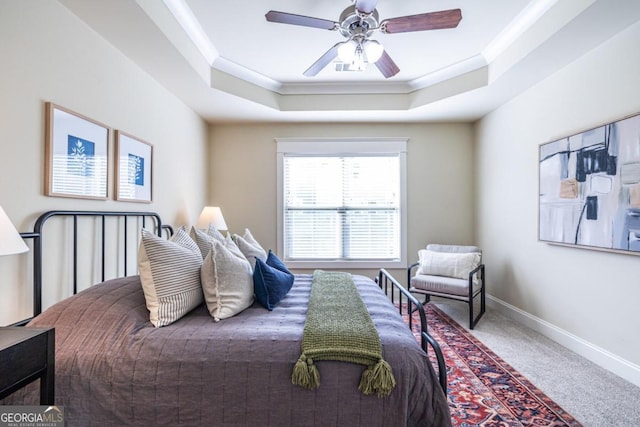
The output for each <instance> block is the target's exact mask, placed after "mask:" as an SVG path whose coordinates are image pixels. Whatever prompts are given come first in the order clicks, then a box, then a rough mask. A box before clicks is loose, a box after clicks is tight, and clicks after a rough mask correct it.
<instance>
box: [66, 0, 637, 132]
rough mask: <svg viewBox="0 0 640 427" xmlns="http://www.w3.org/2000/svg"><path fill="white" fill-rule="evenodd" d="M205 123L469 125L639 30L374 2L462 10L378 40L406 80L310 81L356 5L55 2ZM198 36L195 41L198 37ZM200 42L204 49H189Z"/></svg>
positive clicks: (623, 12)
mask: <svg viewBox="0 0 640 427" xmlns="http://www.w3.org/2000/svg"><path fill="white" fill-rule="evenodd" d="M59 1H60V2H61V3H62V4H64V5H65V6H66V7H67V8H69V9H70V10H71V11H72V12H73V13H74V14H76V15H77V16H78V17H80V19H82V20H83V21H85V22H86V23H87V25H89V26H90V27H92V28H93V29H94V30H95V31H96V32H97V33H99V34H100V35H101V36H102V37H104V38H105V39H106V40H107V41H108V42H110V43H111V44H112V45H114V46H115V48H117V49H119V50H120V51H122V52H123V53H124V54H125V55H127V56H128V57H129V58H130V59H131V60H133V61H134V62H135V63H137V64H138V65H139V66H140V67H141V68H142V69H144V70H145V71H146V72H148V73H149V74H150V75H151V76H153V77H154V78H155V79H156V80H158V81H159V82H160V83H161V84H162V85H164V86H165V87H167V88H168V89H169V90H170V91H172V92H173V93H175V94H176V96H178V97H179V98H181V99H182V100H184V102H185V103H186V104H187V105H189V106H190V107H191V108H193V110H194V111H196V112H197V113H198V114H200V115H201V116H202V117H203V118H204V119H205V120H207V121H209V122H225V121H305V122H310V121H361V122H369V121H375V122H379V121H390V122H392V121H398V122H413V121H443V120H446V121H470V120H475V119H478V118H479V117H482V116H483V115H484V114H486V113H487V112H489V111H491V110H492V109H494V108H496V107H497V106H498V105H500V104H501V103H503V102H506V101H507V100H509V99H510V98H512V97H513V96H515V95H517V94H518V93H520V92H522V91H523V90H525V89H526V88H528V87H530V86H531V85H533V84H535V83H536V82H538V81H540V80H542V79H544V78H545V77H546V76H548V75H550V74H551V73H553V72H555V71H556V70H558V69H560V68H562V67H563V66H565V65H566V64H568V63H569V62H571V61H573V60H574V59H576V58H578V57H579V56H581V55H582V54H584V53H585V52H587V51H588V50H590V49H592V48H594V47H595V46H597V45H598V44H600V43H602V42H603V41H605V40H607V39H608V38H610V37H612V36H613V35H615V34H616V33H618V32H619V31H621V30H623V29H624V28H626V27H627V26H629V25H631V24H633V23H634V22H637V21H638V20H640V1H637V0H488V1H482V2H480V1H477V0H439V1H436V0H433V1H430V2H426V1H420V0H379V1H378V4H377V10H378V13H379V15H380V19H381V20H383V19H386V18H394V17H398V16H405V15H414V14H419V13H425V12H434V11H438V10H445V9H455V8H459V9H461V10H462V21H461V22H460V24H459V25H458V27H457V28H453V29H446V30H433V31H420V32H410V33H399V34H382V33H381V32H379V31H376V32H374V34H373V36H372V38H374V39H376V40H378V41H379V42H380V43H381V44H382V45H383V46H384V47H385V50H386V52H387V53H388V54H389V55H390V56H391V57H392V58H393V60H394V61H395V62H396V64H397V65H398V66H399V67H400V70H401V71H400V72H399V73H398V74H397V75H396V76H394V77H391V78H389V79H385V78H384V77H383V76H382V75H381V74H380V72H379V71H378V70H377V68H376V67H374V66H369V67H368V69H367V70H365V71H363V72H338V71H336V70H335V65H334V64H330V65H329V66H327V67H326V68H325V69H323V70H322V71H321V72H320V73H319V74H318V75H317V76H315V77H305V76H304V75H303V72H304V71H305V70H306V69H307V68H308V67H309V66H310V65H311V64H313V63H314V62H315V61H316V60H317V59H318V58H319V57H320V56H321V55H322V54H323V53H325V52H326V51H327V50H328V49H329V48H330V47H332V46H333V45H334V44H336V43H337V42H340V41H344V40H345V39H344V37H343V36H342V35H341V34H340V33H339V32H337V31H327V30H322V29H318V28H309V27H302V26H295V25H287V24H279V23H272V22H267V21H266V19H265V14H266V13H267V12H268V11H269V10H276V11H281V12H288V13H293V14H298V15H306V16H311V17H315V18H321V19H326V20H330V21H338V20H339V16H340V14H341V12H342V11H343V10H344V9H345V8H346V7H348V6H350V5H351V4H352V3H351V1H350V0H253V1H252V0H245V1H242V2H241V1H222V0H218V1H213V0H118V1H104V0H59ZM198 31H200V33H198ZM198 36H200V38H199V40H200V45H201V46H200V47H198V46H197V43H196V42H194V40H196V41H197V40H198Z"/></svg>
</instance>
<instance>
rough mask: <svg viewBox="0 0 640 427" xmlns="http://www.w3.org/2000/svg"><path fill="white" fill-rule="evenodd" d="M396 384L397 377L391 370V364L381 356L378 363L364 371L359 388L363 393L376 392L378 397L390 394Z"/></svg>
mask: <svg viewBox="0 0 640 427" xmlns="http://www.w3.org/2000/svg"><path fill="white" fill-rule="evenodd" d="M395 386H396V379H395V378H394V377H393V373H392V372H391V366H389V364H388V363H387V362H386V361H385V360H384V359H383V358H380V360H378V363H376V364H375V365H370V366H368V367H367V369H365V370H364V372H363V373H362V377H360V385H359V386H358V390H360V391H361V392H362V393H363V394H373V393H376V395H377V396H378V397H386V396H388V395H389V394H390V393H391V391H392V390H393V388H394V387H395Z"/></svg>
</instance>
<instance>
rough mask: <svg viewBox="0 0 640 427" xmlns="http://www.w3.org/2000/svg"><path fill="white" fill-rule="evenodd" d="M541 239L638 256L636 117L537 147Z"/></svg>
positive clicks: (639, 141) (639, 138)
mask: <svg viewBox="0 0 640 427" xmlns="http://www.w3.org/2000/svg"><path fill="white" fill-rule="evenodd" d="M539 161H540V196H539V197H540V199H539V209H540V212H539V221H540V222H539V239H540V240H541V241H546V242H552V243H561V244H568V245H577V246H582V247H587V248H593V249H602V250H613V251H623V252H627V253H632V254H636V255H640V115H635V116H632V117H627V118H625V119H622V120H619V121H617V122H613V123H609V124H606V125H604V126H600V127H598V128H595V129H591V130H588V131H585V132H582V133H579V134H576V135H572V136H569V137H566V138H562V139H559V140H557V141H552V142H549V143H545V144H542V145H540V157H539Z"/></svg>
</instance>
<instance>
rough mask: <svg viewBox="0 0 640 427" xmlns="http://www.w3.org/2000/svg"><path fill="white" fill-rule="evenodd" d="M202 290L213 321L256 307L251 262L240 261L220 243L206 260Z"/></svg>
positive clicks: (202, 274)
mask: <svg viewBox="0 0 640 427" xmlns="http://www.w3.org/2000/svg"><path fill="white" fill-rule="evenodd" d="M201 278H202V290H203V292H204V300H205V302H206V303H207V308H208V309H209V313H210V314H211V316H213V318H214V320H216V321H219V320H221V319H227V318H229V317H231V316H235V315H236V314H238V313H240V312H241V311H243V310H244V309H246V308H247V307H249V306H251V304H253V276H252V275H251V267H250V265H249V261H247V260H246V259H240V258H238V257H237V256H236V255H234V254H233V253H231V251H230V250H229V249H227V248H226V246H225V245H224V244H223V243H221V242H218V241H215V242H213V248H212V250H211V251H210V252H209V254H208V255H207V256H206V258H205V259H204V263H203V264H202V269H201Z"/></svg>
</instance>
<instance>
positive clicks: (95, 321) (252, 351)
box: [4, 275, 451, 427]
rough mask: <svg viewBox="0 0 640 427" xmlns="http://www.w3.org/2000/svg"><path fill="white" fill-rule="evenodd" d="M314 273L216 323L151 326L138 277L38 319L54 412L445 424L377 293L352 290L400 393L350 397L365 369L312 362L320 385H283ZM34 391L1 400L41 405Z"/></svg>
mask: <svg viewBox="0 0 640 427" xmlns="http://www.w3.org/2000/svg"><path fill="white" fill-rule="evenodd" d="M311 277H312V276H311V275H298V276H296V280H295V283H294V286H293V288H292V289H291V291H290V292H289V294H288V295H287V296H286V297H285V298H284V299H283V300H282V301H281V303H280V305H279V306H278V307H276V308H275V309H274V310H273V311H267V310H265V309H264V308H262V307H261V306H259V305H258V304H257V303H256V304H254V305H253V306H252V307H250V308H249V309H247V310H245V311H244V312H242V313H240V314H239V315H237V316H235V317H232V318H230V319H225V320H223V321H220V322H214V321H213V319H212V318H211V316H210V315H209V313H208V312H207V310H206V307H205V306H204V305H203V306H201V307H198V308H196V309H195V310H194V311H192V312H191V313H189V314H188V315H187V316H186V317H184V318H182V319H181V320H179V321H178V322H176V323H174V324H172V325H169V326H166V327H163V328H154V327H153V326H152V325H151V323H150V322H149V312H148V311H147V309H146V307H145V301H144V295H143V292H142V287H141V285H140V280H139V278H138V277H137V276H134V277H127V278H121V279H115V280H111V281H108V282H105V283H103V284H100V285H96V286H93V287H92V288H90V289H88V290H86V291H83V292H81V293H79V294H78V295H76V296H74V297H71V298H68V299H66V300H64V301H62V302H60V303H58V304H56V305H54V306H53V307H51V308H49V309H48V310H46V311H45V312H44V313H43V314H41V315H40V316H38V317H37V318H36V319H34V320H33V321H32V322H31V323H30V326H54V327H55V330H56V331H55V333H56V404H57V405H63V406H64V408H65V418H66V420H67V426H82V427H88V426H129V425H131V426H144V427H148V426H162V425H167V426H178V425H182V426H449V425H451V422H450V417H449V410H448V406H447V401H446V398H445V396H444V393H443V392H442V390H441V388H440V386H439V384H438V381H437V378H436V375H435V373H434V371H433V368H432V367H431V364H430V363H429V361H428V360H427V358H426V356H425V354H424V352H423V351H422V350H421V349H420V347H419V346H418V344H417V343H416V340H415V339H414V337H413V335H412V334H411V332H410V331H409V329H408V328H407V326H406V325H405V324H404V323H403V322H402V319H401V318H400V316H399V315H398V313H397V311H396V310H395V309H394V308H393V306H392V304H391V303H390V302H389V300H388V299H387V298H386V297H385V295H384V294H383V292H382V291H381V290H380V289H379V287H378V286H377V285H376V284H375V283H374V282H373V281H371V280H370V279H368V278H365V277H362V276H354V281H355V283H356V285H357V287H358V290H359V291H360V294H361V296H362V298H363V300H364V302H365V304H366V305H367V307H368V309H369V312H370V314H371V317H372V319H373V321H374V324H375V326H376V328H377V329H378V331H379V334H380V338H381V342H382V346H383V352H384V353H383V354H384V358H385V360H387V362H388V363H389V364H390V365H391V366H392V369H393V374H394V376H395V378H396V381H397V385H396V387H395V389H394V390H393V392H392V393H391V394H390V395H389V396H388V397H386V398H378V397H376V396H375V395H373V396H365V395H363V394H362V393H361V392H359V391H358V383H359V381H360V375H361V373H362V370H363V369H364V367H363V366H362V365H357V364H351V363H345V362H334V361H324V362H318V364H317V366H318V369H319V371H320V378H321V383H320V387H319V388H318V389H315V390H307V389H303V388H301V387H298V386H295V385H293V384H292V383H291V372H292V369H293V366H294V364H295V362H296V360H297V359H298V356H299V355H300V351H301V348H300V342H301V339H302V333H303V329H304V324H305V317H306V311H307V303H308V299H309V292H310V285H311ZM37 402H38V389H37V387H35V384H32V386H31V387H27V388H26V389H24V390H23V391H19V392H16V393H14V395H12V396H10V397H9V398H7V399H6V400H5V402H4V403H12V404H37Z"/></svg>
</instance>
